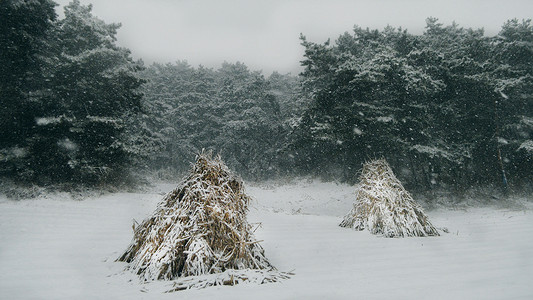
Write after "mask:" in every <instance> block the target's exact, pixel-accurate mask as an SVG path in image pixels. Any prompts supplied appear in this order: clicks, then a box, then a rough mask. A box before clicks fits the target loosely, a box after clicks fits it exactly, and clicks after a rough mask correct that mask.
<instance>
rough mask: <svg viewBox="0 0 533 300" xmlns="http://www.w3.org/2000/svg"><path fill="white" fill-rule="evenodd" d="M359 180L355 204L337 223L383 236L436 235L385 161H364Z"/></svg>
mask: <svg viewBox="0 0 533 300" xmlns="http://www.w3.org/2000/svg"><path fill="white" fill-rule="evenodd" d="M359 180H360V186H359V188H358V189H357V191H356V199H355V203H354V206H353V208H352V210H351V211H350V212H349V213H348V214H347V215H346V216H345V217H344V220H343V221H342V222H341V224H340V226H342V227H350V228H354V229H356V230H364V229H368V230H369V231H370V232H371V233H373V234H383V235H384V236H386V237H406V236H433V235H439V233H438V231H437V229H436V228H435V227H434V226H433V225H432V224H431V223H430V222H429V219H428V217H427V216H426V214H425V213H424V211H423V210H422V208H421V207H420V205H418V204H417V203H416V202H415V201H414V200H413V198H412V197H411V195H410V194H409V192H407V191H406V190H405V188H404V187H403V186H402V184H401V183H400V181H399V180H398V179H397V178H396V176H395V175H394V173H393V172H392V169H391V167H390V166H389V164H388V163H387V161H385V160H384V159H379V160H374V161H371V162H368V163H366V164H364V166H363V171H362V172H361V176H360V178H359Z"/></svg>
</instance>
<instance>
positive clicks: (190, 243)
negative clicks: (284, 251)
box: [118, 153, 283, 289]
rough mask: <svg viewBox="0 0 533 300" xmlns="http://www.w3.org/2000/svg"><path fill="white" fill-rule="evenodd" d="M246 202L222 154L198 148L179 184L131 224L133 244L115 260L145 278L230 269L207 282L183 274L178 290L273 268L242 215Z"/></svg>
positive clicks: (231, 281) (268, 278)
mask: <svg viewBox="0 0 533 300" xmlns="http://www.w3.org/2000/svg"><path fill="white" fill-rule="evenodd" d="M249 202H250V198H249V197H248V196H247V195H246V194H244V191H243V184H242V181H241V180H240V179H238V178H237V177H235V176H234V175H232V174H231V172H230V171H229V170H228V168H227V167H226V166H225V165H224V163H223V162H222V161H221V159H220V157H218V156H217V157H215V158H213V157H212V155H211V154H209V153H202V154H200V155H198V156H197V159H196V163H195V164H194V165H193V167H192V170H191V172H190V174H189V175H188V176H187V177H186V178H185V179H184V181H183V182H182V183H181V184H180V185H179V186H178V188H176V189H175V190H173V191H172V192H170V193H169V194H167V195H166V196H165V197H164V199H163V201H162V202H161V203H159V205H158V208H157V209H156V211H155V212H154V214H153V215H152V216H151V217H149V218H147V219H145V220H144V221H143V222H142V224H140V225H139V226H138V227H137V228H135V229H134V237H133V241H132V243H131V245H130V246H129V248H128V249H127V250H126V252H124V254H123V255H122V256H120V258H119V259H118V260H119V261H124V262H128V263H130V264H129V268H130V269H132V270H134V271H136V273H137V274H138V275H140V277H141V278H142V279H144V280H147V281H148V280H156V279H165V280H173V279H183V278H185V277H187V276H197V277H198V278H200V277H201V276H198V275H206V274H215V273H224V272H226V271H228V272H226V274H229V275H228V276H229V279H223V278H222V279H221V277H220V276H218V277H213V276H211V277H209V276H207V277H206V276H204V278H207V279H205V280H207V281H209V279H208V278H214V279H212V280H211V281H210V282H205V280H204V281H203V282H202V280H200V281H198V280H195V279H194V278H193V279H191V278H185V279H186V280H185V281H183V282H181V283H177V284H176V285H175V286H176V287H177V288H176V289H182V288H188V287H191V286H196V287H198V286H200V287H203V286H209V285H218V284H235V283H236V282H239V281H245V280H247V279H248V275H247V274H249V273H250V272H247V271H246V270H245V271H246V272H241V273H242V274H244V275H242V276H240V277H239V275H238V274H241V273H239V272H235V270H243V269H262V270H263V271H268V270H274V268H273V267H272V265H271V264H270V263H269V262H268V260H267V259H266V258H265V255H264V250H263V248H262V247H261V246H260V245H259V244H258V241H256V240H255V239H254V237H253V234H252V226H251V225H250V224H249V223H248V222H247V220H246V213H247V211H248V203H249ZM259 273H260V272H259ZM259 273H258V274H259ZM261 274H263V273H261ZM281 277H283V276H281ZM263 278H264V280H262V281H263V282H270V281H276V280H275V279H276V278H277V277H276V276H271V274H266V273H265V274H264V276H263ZM254 281H255V282H257V280H256V279H254ZM260 283H262V282H260Z"/></svg>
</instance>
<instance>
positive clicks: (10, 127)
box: [0, 0, 533, 193]
mask: <svg viewBox="0 0 533 300" xmlns="http://www.w3.org/2000/svg"><path fill="white" fill-rule="evenodd" d="M55 7H56V3H54V2H53V1H52V0H31V1H24V0H4V1H0V20H1V22H0V108H1V109H0V130H1V136H0V177H1V178H2V179H0V180H1V181H3V182H10V183H12V184H15V185H21V186H28V185H37V186H45V187H51V188H57V189H63V190H69V189H72V188H75V187H80V186H82V187H87V188H107V187H109V186H115V187H117V186H120V187H126V186H135V185H138V184H139V183H140V182H143V180H144V179H143V178H148V177H151V178H153V177H156V178H159V179H171V178H174V179H175V181H178V179H179V178H181V176H182V175H183V174H184V172H185V171H186V170H187V169H189V167H190V162H191V161H193V160H194V157H195V155H196V154H198V153H199V152H201V151H202V149H206V150H212V151H214V152H215V153H219V154H220V155H221V157H222V158H223V160H224V161H225V162H226V163H227V164H228V166H229V167H230V168H231V169H233V170H235V171H236V173H238V174H240V175H241V176H242V177H243V178H244V179H246V180H251V181H263V180H284V179H286V178H293V177H318V178H321V179H323V180H335V181H341V182H350V183H354V182H357V177H358V175H359V174H358V172H359V170H360V168H361V166H362V164H363V163H364V162H366V161H368V160H370V159H374V158H385V159H386V160H387V161H388V162H389V163H390V165H391V167H392V168H393V169H394V170H395V172H396V174H397V175H398V177H399V179H400V180H401V181H402V182H403V183H404V184H405V185H406V187H408V188H409V189H412V190H414V191H418V192H428V191H436V190H453V191H459V192H461V191H465V190H468V189H471V188H476V187H485V186H490V187H493V188H497V189H500V190H501V191H502V192H505V193H508V192H514V191H523V190H528V189H529V190H531V189H532V188H533V23H532V21H531V20H517V19H512V20H508V21H507V22H505V23H504V24H502V26H501V30H500V32H499V33H498V34H497V35H494V36H487V35H485V33H484V31H483V29H476V28H463V27H461V26H460V25H459V24H455V23H453V24H449V25H448V24H441V23H439V20H438V19H436V18H428V19H427V20H426V27H425V30H424V32H423V34H419V35H414V34H411V33H409V32H408V31H407V30H404V29H402V28H393V27H386V28H384V29H369V28H361V27H358V26H357V25H355V26H354V28H353V29H352V30H351V31H348V32H345V33H339V34H340V35H339V36H338V38H337V39H335V40H334V41H331V40H327V41H323V42H320V43H316V42H311V41H309V40H308V39H307V38H306V36H305V33H303V34H302V35H301V36H300V43H301V45H302V47H303V49H304V51H305V52H304V55H303V57H302V58H301V62H300V63H301V66H302V72H301V73H300V74H281V73H278V72H273V73H272V74H263V73H262V72H261V71H256V70H250V69H249V68H248V67H247V66H246V64H244V63H241V62H224V63H222V64H221V66H220V67H219V68H216V69H215V68H207V67H204V66H198V67H196V66H191V65H189V64H188V63H187V62H186V61H177V62H171V63H166V64H161V63H154V64H151V65H146V64H145V63H144V62H143V61H142V60H135V59H133V58H132V55H131V52H130V50H129V49H126V48H124V47H120V46H118V45H117V37H116V36H117V31H118V30H120V25H119V24H107V23H105V22H104V21H102V20H101V19H99V18H98V17H96V16H94V15H93V14H92V7H91V6H90V5H83V4H81V3H80V2H79V1H78V0H74V1H72V2H71V3H70V4H69V5H68V6H66V7H65V14H64V18H59V17H58V15H57V13H56V11H55ZM297 38H298V37H295V39H297Z"/></svg>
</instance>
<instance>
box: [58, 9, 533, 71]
mask: <svg viewBox="0 0 533 300" xmlns="http://www.w3.org/2000/svg"><path fill="white" fill-rule="evenodd" d="M57 2H58V3H59V4H60V5H61V6H60V7H58V12H59V13H60V15H62V11H63V9H62V6H63V5H66V4H67V3H68V2H69V0H59V1H57ZM82 3H83V4H88V3H93V4H94V8H93V13H94V14H95V15H96V16H98V17H100V18H102V19H104V20H105V21H106V22H120V23H122V25H123V26H122V28H121V29H120V30H119V33H118V40H119V41H118V42H119V44H120V45H122V46H125V47H128V48H130V49H131V50H132V53H133V56H134V57H135V58H137V59H138V58H142V59H143V60H144V61H145V62H147V63H151V62H154V61H155V62H163V63H164V62H174V61H177V60H187V61H188V62H189V63H190V64H192V65H198V64H203V65H205V66H208V67H217V66H218V65H220V63H221V62H223V61H228V62H235V61H241V62H244V63H245V64H246V65H248V66H249V67H250V68H251V69H254V70H263V71H264V72H265V73H266V74H270V72H272V71H274V70H277V71H280V72H282V73H287V72H292V73H297V72H298V71H299V70H300V68H299V61H300V60H301V59H302V54H303V48H302V47H301V46H300V41H299V35H300V33H303V34H304V35H306V36H307V37H308V39H309V40H311V41H316V42H322V41H325V40H326V39H327V38H332V39H335V38H336V37H337V36H338V35H339V34H341V33H343V32H345V31H350V30H351V29H352V28H353V25H354V24H357V25H359V26H361V27H370V28H376V29H382V28H383V27H385V26H387V25H391V26H394V27H399V26H402V27H403V28H406V29H408V30H409V32H411V33H415V34H419V33H422V32H423V30H424V26H425V19H426V18H427V17H430V16H433V17H437V18H439V20H440V21H441V23H443V24H451V22H453V21H456V22H457V23H458V24H459V25H461V26H463V27H473V28H481V27H483V28H485V30H486V33H487V34H489V35H494V34H496V33H497V32H498V31H499V29H500V28H501V25H502V24H503V23H504V22H505V21H506V20H508V19H511V18H518V19H527V18H531V17H532V13H531V12H532V11H533V1H530V0H509V1H505V2H504V1H496V0H474V1H463V0H434V1H432V0H402V1H397V0H365V1H348V0H332V1H303V0H289V1H287V0H283V1H281V0H274V1H271V0H269V1H251V0H231V1H220V0H195V1H187V0H179V1H173V0H152V1H147V0H128V1H125V0H113V1H109V0H82Z"/></svg>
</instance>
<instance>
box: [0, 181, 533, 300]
mask: <svg viewBox="0 0 533 300" xmlns="http://www.w3.org/2000/svg"><path fill="white" fill-rule="evenodd" d="M173 187H174V186H173V185H171V184H160V185H158V186H157V187H155V188H153V189H151V190H150V191H147V192H146V193H115V194H107V195H103V196H100V197H90V198H88V199H85V200H82V201H79V200H72V199H71V198H70V197H68V196H67V195H64V194H58V195H54V196H47V197H41V198H39V199H33V200H21V201H12V200H7V199H5V198H0V241H1V242H0V299H250V298H253V299H254V300H258V299H533V198H532V199H529V201H522V203H521V205H520V206H517V205H514V206H513V208H495V207H484V208H468V209H462V210H447V209H442V208H441V209H437V210H431V211H427V214H428V215H429V217H430V220H431V221H432V223H433V224H434V225H435V226H436V227H438V228H443V227H446V228H447V229H448V231H449V233H442V236H440V237H431V238H393V239H390V238H382V237H378V236H374V235H371V234H370V233H368V232H366V231H363V232H356V231H353V230H350V229H346V228H341V227H339V226H338V224H339V222H340V221H341V219H342V216H343V215H344V214H346V213H347V212H348V211H349V209H350V208H351V206H352V202H353V199H354V195H353V191H354V188H353V187H351V186H347V185H338V184H335V183H322V182H306V181H296V182H293V183H287V184H284V185H274V184H272V185H267V184H263V185H260V186H258V185H257V186H248V187H247V192H248V194H250V195H251V196H252V197H253V198H254V200H255V201H254V203H253V204H252V207H251V210H250V213H249V221H250V222H252V223H257V222H260V223H261V227H259V228H258V229H257V231H256V237H257V238H258V239H260V240H264V241H263V242H262V245H263V247H264V248H265V251H266V256H267V258H268V259H269V260H270V262H271V263H273V264H274V265H275V266H276V267H277V268H278V270H280V271H287V272H289V271H292V272H294V274H295V275H294V276H293V277H292V278H291V279H288V280H284V281H282V282H280V283H270V284H263V285H252V284H242V285H237V286H233V287H230V286H222V287H210V288H207V289H202V290H186V291H180V292H176V293H168V294H165V293H164V291H166V290H168V289H169V288H170V286H169V283H168V282H154V283H149V284H142V283H140V282H139V280H138V279H137V277H136V276H135V275H133V274H131V273H130V272H128V271H124V267H125V264H124V263H117V262H114V260H115V259H116V258H117V257H118V256H119V254H120V253H121V252H122V251H123V250H125V249H126V247H127V246H128V245H129V243H130V241H131V238H132V222H133V221H132V220H133V219H136V220H137V221H139V222H140V221H141V220H142V219H143V218H144V217H146V216H148V215H150V214H151V213H152V211H153V210H154V209H155V207H156V204H157V203H158V202H159V201H160V200H161V198H162V193H164V192H168V191H170V190H171V189H172V188H173Z"/></svg>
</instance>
